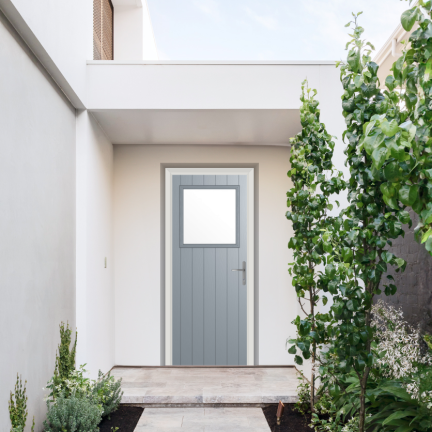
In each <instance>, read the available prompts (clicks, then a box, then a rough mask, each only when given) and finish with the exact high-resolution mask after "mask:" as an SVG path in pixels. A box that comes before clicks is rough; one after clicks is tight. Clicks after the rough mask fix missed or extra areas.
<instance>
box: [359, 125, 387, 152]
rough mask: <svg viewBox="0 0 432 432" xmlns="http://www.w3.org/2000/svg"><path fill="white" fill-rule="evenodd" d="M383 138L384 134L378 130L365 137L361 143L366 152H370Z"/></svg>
mask: <svg viewBox="0 0 432 432" xmlns="http://www.w3.org/2000/svg"><path fill="white" fill-rule="evenodd" d="M384 138H385V136H384V134H383V133H381V132H378V131H377V132H375V133H374V134H372V135H370V136H368V137H366V138H365V140H364V141H363V145H364V148H365V150H366V152H367V154H369V155H370V154H372V152H373V151H374V150H375V149H376V148H378V147H379V146H380V145H381V144H382V143H383V141H384Z"/></svg>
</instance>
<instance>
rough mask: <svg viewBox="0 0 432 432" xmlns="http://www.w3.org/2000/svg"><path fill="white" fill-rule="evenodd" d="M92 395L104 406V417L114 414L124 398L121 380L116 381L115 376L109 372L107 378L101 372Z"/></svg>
mask: <svg viewBox="0 0 432 432" xmlns="http://www.w3.org/2000/svg"><path fill="white" fill-rule="evenodd" d="M92 394H93V397H94V398H95V399H97V400H98V401H99V403H100V404H101V406H102V409H103V413H102V416H103V417H105V416H107V415H109V414H111V413H112V412H114V411H115V410H116V409H117V408H118V406H119V404H120V402H121V398H122V396H123V392H122V391H121V379H120V380H118V381H116V380H115V379H114V377H113V376H111V374H110V373H109V372H108V374H107V375H106V376H104V374H103V373H102V372H101V371H99V376H98V379H97V381H95V383H94V385H93V388H92Z"/></svg>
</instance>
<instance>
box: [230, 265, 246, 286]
mask: <svg viewBox="0 0 432 432" xmlns="http://www.w3.org/2000/svg"><path fill="white" fill-rule="evenodd" d="M242 267H243V268H241V269H232V270H231V271H241V272H243V285H246V261H243V265H242Z"/></svg>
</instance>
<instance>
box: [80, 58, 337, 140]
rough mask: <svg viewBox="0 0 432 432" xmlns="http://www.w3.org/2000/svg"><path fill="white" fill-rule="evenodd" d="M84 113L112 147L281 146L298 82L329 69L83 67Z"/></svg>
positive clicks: (292, 124) (318, 79) (317, 81)
mask: <svg viewBox="0 0 432 432" xmlns="http://www.w3.org/2000/svg"><path fill="white" fill-rule="evenodd" d="M87 68H88V74H87V75H88V95H87V108H88V109H89V111H91V112H92V114H93V115H94V117H95V118H96V119H97V121H98V122H99V123H100V125H101V127H102V128H103V129H104V131H105V133H106V134H107V136H108V138H109V139H110V140H111V142H112V143H113V144H219V145H220V144H222V145H223V144H226V145H229V144H231V145H232V144H234V145H239V144H240V145H278V146H280V145H285V146H286V145H289V139H290V138H291V137H293V136H294V135H295V134H296V133H298V132H299V131H300V130H301V126H300V113H299V106H300V103H301V102H300V100H299V97H300V92H301V83H302V81H303V80H304V79H305V78H306V77H307V78H308V80H309V83H310V86H311V87H313V88H318V90H320V89H321V90H322V91H324V92H325V88H326V83H325V80H327V79H332V80H333V79H334V77H336V79H338V75H337V74H335V68H334V63H333V62H308V63H301V64H299V63H292V62H279V63H275V62H241V63H239V62H236V63H227V62H200V63H196V62H166V61H165V62H164V61H157V62H135V63H116V62H112V61H111V62H103V61H92V62H88V66H87Z"/></svg>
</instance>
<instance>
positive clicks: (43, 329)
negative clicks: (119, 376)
mask: <svg viewBox="0 0 432 432" xmlns="http://www.w3.org/2000/svg"><path fill="white" fill-rule="evenodd" d="M0 41H1V43H0V65H1V80H0V153H1V158H0V203H1V204H0V239H1V240H0V275H1V277H0V296H1V301H0V353H1V354H0V355H1V367H0V425H1V427H0V430H1V431H8V430H10V421H9V413H8V399H9V392H10V391H11V390H13V389H14V385H15V381H16V375H17V373H19V374H21V375H22V378H23V380H27V395H28V403H27V406H28V411H29V417H28V419H27V424H28V428H27V429H26V430H30V428H29V425H31V420H32V417H33V416H35V419H36V425H37V426H36V431H40V430H41V427H42V421H43V420H44V418H45V411H46V405H45V402H44V400H43V398H44V397H45V396H46V395H47V393H46V392H44V391H43V390H42V388H43V387H45V386H46V383H47V381H48V380H49V379H50V378H51V376H52V374H53V371H54V366H55V356H56V349H57V346H58V344H59V342H60V337H59V324H60V322H61V321H64V322H69V324H70V325H71V327H72V328H75V123H76V121H75V110H74V109H73V108H72V106H71V105H70V104H69V102H68V101H67V100H66V98H65V97H64V95H63V94H62V93H61V91H60V90H59V89H58V88H57V86H56V85H55V84H54V83H53V82H52V81H51V79H50V78H49V76H47V74H46V73H45V71H44V70H43V68H42V67H41V66H40V65H39V64H38V62H37V61H36V60H35V59H34V58H33V56H32V55H31V53H29V52H28V51H27V49H26V48H25V46H24V45H23V44H22V43H21V41H20V39H19V37H18V36H16V34H15V33H14V31H12V30H11V29H10V27H9V26H8V24H6V21H5V19H4V16H3V15H2V14H1V13H0Z"/></svg>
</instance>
